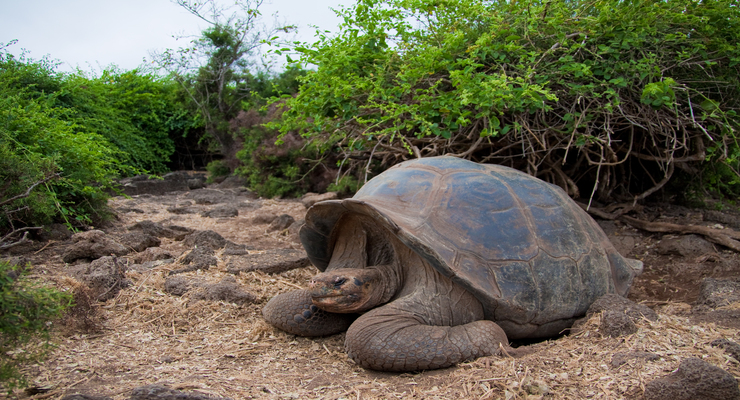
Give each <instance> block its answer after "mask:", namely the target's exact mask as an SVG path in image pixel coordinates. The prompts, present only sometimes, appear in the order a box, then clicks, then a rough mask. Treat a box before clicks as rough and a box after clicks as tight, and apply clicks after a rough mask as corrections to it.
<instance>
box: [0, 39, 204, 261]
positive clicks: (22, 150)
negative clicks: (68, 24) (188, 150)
mask: <svg viewBox="0 0 740 400" xmlns="http://www.w3.org/2000/svg"><path fill="white" fill-rule="evenodd" d="M54 68H55V65H54V64H53V63H51V62H49V61H48V60H46V59H44V60H40V61H34V60H31V59H26V58H25V57H24V56H21V57H20V58H15V57H14V56H12V55H10V54H5V53H2V52H0V157H1V159H0V166H2V168H1V169H0V181H2V182H3V183H2V185H0V211H2V213H0V247H2V246H5V245H6V242H13V241H14V240H16V241H17V240H18V239H19V236H18V235H19V234H21V232H24V231H23V229H27V228H32V227H34V226H37V225H42V224H45V223H48V222H51V221H52V220H59V221H61V222H66V223H67V224H69V225H80V224H89V223H90V222H91V221H92V220H93V219H99V218H101V217H104V216H105V205H106V201H107V198H108V195H107V194H106V189H108V188H109V187H110V186H111V184H112V182H113V179H115V178H117V177H119V176H121V175H130V174H136V173H140V172H143V171H150V172H164V171H166V170H167V167H166V164H167V162H168V161H169V157H170V155H171V154H172V153H173V151H174V145H173V140H172V137H175V136H181V135H183V134H184V133H186V132H187V131H188V129H190V128H191V127H194V126H197V121H196V120H195V119H193V118H191V117H189V116H188V115H187V111H186V110H185V108H184V106H182V103H178V102H177V101H176V96H177V95H178V93H177V90H179V89H178V86H176V84H175V83H174V82H172V81H169V80H167V79H160V78H157V77H154V76H151V75H142V74H139V73H138V72H137V71H130V72H120V71H117V70H115V69H111V70H107V71H103V73H102V75H101V77H99V78H88V77H86V76H85V75H84V74H83V73H81V72H78V73H77V74H59V73H56V72H55V71H54ZM42 181H43V183H42ZM31 187H33V191H31V192H29V193H28V194H27V195H25V196H22V195H23V194H24V193H25V192H26V191H27V189H29V188H31ZM16 196H21V197H16ZM11 199H12V201H10V200H11ZM8 235H10V236H8Z"/></svg>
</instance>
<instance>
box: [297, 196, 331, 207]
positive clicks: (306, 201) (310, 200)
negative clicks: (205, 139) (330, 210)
mask: <svg viewBox="0 0 740 400" xmlns="http://www.w3.org/2000/svg"><path fill="white" fill-rule="evenodd" d="M337 198H338V195H337V192H326V193H322V194H318V193H306V194H304V195H303V197H301V204H303V206H305V207H306V208H310V207H311V206H312V205H314V204H316V203H318V202H320V201H324V200H336V199H337Z"/></svg>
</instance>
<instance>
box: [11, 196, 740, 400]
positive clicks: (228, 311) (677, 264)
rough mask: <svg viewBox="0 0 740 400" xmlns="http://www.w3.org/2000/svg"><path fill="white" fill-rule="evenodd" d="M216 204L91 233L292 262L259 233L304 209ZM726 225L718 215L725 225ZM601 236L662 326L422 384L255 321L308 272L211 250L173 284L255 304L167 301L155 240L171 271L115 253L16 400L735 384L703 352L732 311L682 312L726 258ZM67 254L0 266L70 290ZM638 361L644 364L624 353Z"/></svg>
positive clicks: (33, 248)
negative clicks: (116, 285) (717, 379)
mask: <svg viewBox="0 0 740 400" xmlns="http://www.w3.org/2000/svg"><path fill="white" fill-rule="evenodd" d="M227 194H228V195H229V196H230V197H229V198H230V200H229V201H230V204H231V205H233V206H234V207H235V208H237V209H238V216H236V217H227V218H209V217H203V216H201V214H200V212H203V211H208V210H211V209H214V208H217V207H220V206H223V204H220V205H219V204H210V205H208V204H197V203H195V202H194V201H193V193H192V192H178V193H171V194H168V195H164V196H151V195H141V196H134V197H132V198H123V197H116V198H113V199H112V200H111V201H110V205H111V207H112V208H113V209H114V210H116V212H117V219H116V220H115V221H113V222H112V223H109V224H107V225H106V226H103V227H99V228H100V229H103V230H104V231H105V232H107V233H113V232H124V231H126V229H127V227H129V226H131V225H133V224H134V223H136V222H140V221H146V220H149V221H153V222H156V223H160V224H162V225H178V226H182V227H187V228H192V229H195V230H213V231H215V232H217V233H219V234H220V235H222V236H223V237H224V238H225V239H227V240H230V241H232V242H234V243H236V244H244V245H246V246H247V247H246V248H247V251H246V252H247V253H249V254H260V253H265V251H267V250H271V249H298V250H301V246H300V244H299V243H298V240H297V237H296V235H295V234H294V233H293V232H292V231H291V230H290V229H284V230H271V228H270V224H269V223H268V222H265V221H267V220H269V219H270V218H268V217H269V216H278V215H282V214H288V215H290V216H291V217H293V218H294V219H295V220H301V219H302V218H303V217H304V215H305V212H306V208H305V207H304V205H303V204H302V203H301V202H300V201H298V200H264V199H255V198H253V197H252V196H249V195H248V193H247V192H244V191H238V190H237V191H233V190H232V191H229V192H228V193H227ZM168 209H169V210H170V211H168ZM183 209H189V210H190V211H189V212H184V211H182V210H183ZM177 210H180V211H179V212H178V213H174V212H172V211H177ZM735 215H736V214H732V213H727V214H726V215H725V217H726V218H727V221H730V222H732V220H733V218H735ZM266 216H267V217H266ZM639 216H640V217H641V218H647V219H651V220H654V221H667V222H673V223H680V224H697V225H705V226H715V227H717V228H720V226H718V225H722V226H721V227H723V228H725V229H729V227H728V225H727V223H725V224H721V223H719V222H716V220H717V218H714V217H716V215H715V214H712V215H709V214H708V213H707V212H705V211H704V210H698V209H685V208H681V207H673V206H651V207H646V208H645V209H644V210H643V211H642V213H641V214H640V215H639ZM708 216H710V217H713V219H714V220H712V218H708ZM600 224H601V225H602V226H603V227H604V229H605V231H606V232H607V233H608V235H609V237H610V238H611V239H612V242H613V243H615V245H616V247H617V248H618V250H620V251H621V252H622V253H623V254H624V255H627V256H629V257H633V258H637V259H640V260H642V261H643V262H644V264H645V272H644V273H643V274H642V275H641V276H640V277H638V278H637V279H636V281H635V284H634V286H633V289H632V291H631V294H630V299H632V300H634V301H636V302H639V303H642V304H645V305H647V306H649V307H650V308H652V309H654V310H655V311H657V312H658V314H659V319H658V320H657V321H654V322H653V321H649V320H647V319H644V320H642V321H638V323H637V326H638V328H639V330H638V331H637V332H636V333H634V334H631V335H627V336H623V337H619V338H611V337H604V336H602V335H601V334H600V332H599V315H596V316H594V317H592V318H591V320H589V321H588V322H587V323H586V325H585V328H584V330H583V331H582V332H581V333H579V334H577V335H565V336H563V337H560V338H557V339H553V340H547V341H542V342H539V343H534V344H531V345H529V346H530V347H531V348H532V349H533V350H534V351H533V352H532V354H529V355H527V356H524V357H521V358H510V357H486V358H482V359H478V360H475V361H472V362H468V363H464V364H461V365H458V366H456V367H452V368H447V369H442V370H437V371H426V372H420V373H402V374H399V373H378V372H373V371H368V370H364V369H362V368H360V367H358V366H357V365H355V364H354V363H353V362H352V361H351V360H350V359H349V358H348V357H347V356H346V354H345V353H344V351H343V341H344V335H343V334H339V335H334V336H330V337H324V338H302V337H296V336H294V335H290V334H287V333H284V332H282V331H279V330H277V329H275V328H273V327H271V326H270V325H268V324H267V323H266V322H265V321H264V320H263V319H262V315H261V309H262V307H263V306H264V304H265V303H266V302H267V301H268V300H269V299H270V298H271V297H273V296H274V295H276V294H278V293H281V292H285V291H289V290H294V289H295V288H300V287H304V285H305V284H306V282H307V281H308V279H309V278H310V277H311V276H312V275H313V274H315V273H316V272H317V270H316V269H315V268H314V267H313V266H309V267H304V268H299V269H294V270H291V271H287V272H282V273H278V274H267V273H264V272H260V271H253V272H242V273H239V274H236V275H234V274H231V273H229V272H228V271H227V270H228V268H229V265H231V264H232V263H233V258H234V257H236V256H233V255H229V254H227V252H226V251H225V250H223V249H222V250H220V251H217V252H216V253H215V257H216V259H217V265H215V266H212V267H210V268H209V269H207V270H204V269H198V270H195V271H190V272H185V273H182V274H178V276H183V277H186V278H187V279H191V280H194V281H195V280H198V281H202V282H211V283H216V282H221V281H222V279H224V278H225V277H229V276H233V277H234V278H235V281H236V283H237V284H238V285H239V287H241V288H242V289H243V290H244V291H246V292H248V293H250V294H252V295H253V296H254V298H255V299H256V300H254V301H251V302H240V303H234V302H228V301H214V300H199V299H196V298H195V297H192V296H188V295H187V294H185V295H182V296H177V295H173V294H170V293H168V292H167V291H166V290H165V281H166V279H167V278H168V277H169V276H170V275H169V273H170V272H171V271H173V270H176V269H178V268H182V263H183V261H182V260H183V258H182V255H183V254H185V252H186V251H187V250H190V249H188V248H187V246H186V245H184V244H183V241H179V240H175V239H167V238H163V239H162V243H161V245H160V246H159V247H160V248H162V249H164V250H166V251H168V252H169V253H171V254H173V256H174V257H175V262H173V263H159V264H156V263H155V264H156V265H151V264H150V265H148V266H146V267H141V266H136V265H135V264H136V260H137V257H139V258H141V256H140V255H137V253H131V254H129V255H126V256H124V257H122V260H124V262H125V264H127V265H128V268H127V271H126V278H127V279H129V280H130V281H131V285H130V286H128V287H127V288H125V289H123V290H121V291H120V292H119V293H118V294H117V295H116V296H115V297H113V298H111V299H109V300H107V301H105V302H100V303H99V305H98V307H99V308H98V313H99V315H98V317H96V318H98V320H96V321H99V323H100V324H101V325H100V326H99V327H98V329H97V330H93V331H89V332H87V333H86V332H83V331H81V330H80V329H73V328H70V327H69V326H66V325H65V324H64V323H60V324H59V327H58V329H55V331H54V334H53V341H54V343H55V345H56V347H55V348H53V349H52V351H51V353H50V354H49V356H48V358H47V359H46V360H45V361H44V362H43V363H40V364H36V365H31V366H29V367H27V368H26V370H25V372H26V374H27V375H28V377H29V378H30V382H31V383H32V385H31V386H32V387H33V388H34V390H35V392H34V391H29V392H24V391H23V390H17V391H16V392H15V394H14V396H15V397H18V398H37V399H40V398H46V399H61V398H62V397H64V396H65V395H69V394H74V393H81V394H87V395H98V396H109V397H111V398H113V399H128V398H129V396H130V393H131V391H132V390H133V389H134V388H137V387H140V386H144V385H148V384H160V385H164V386H167V387H169V388H173V389H177V390H182V391H185V392H197V393H201V394H206V395H212V396H219V397H229V398H232V399H250V398H265V399H292V398H301V399H393V398H404V399H406V398H414V399H451V398H480V399H507V400H508V399H539V398H547V399H576V398H605V399H618V398H627V399H640V398H642V397H643V391H644V388H645V385H646V383H648V382H650V381H652V380H653V379H656V378H659V377H662V376H665V375H667V374H670V373H671V372H673V371H675V370H676V369H677V367H678V364H679V362H680V361H681V360H683V359H685V358H688V357H698V358H701V359H703V360H705V361H707V362H709V363H710V364H712V365H715V366H718V367H720V368H722V369H724V370H725V371H728V372H729V373H730V374H732V375H734V376H735V378H740V364H739V363H738V361H737V360H736V359H734V358H732V357H730V356H728V354H726V353H725V352H724V351H723V350H722V349H720V348H717V347H713V346H711V345H710V343H711V342H712V341H714V340H716V339H729V340H732V341H734V342H740V330H739V329H740V321H739V319H738V318H737V316H738V315H740V304H738V303H733V304H730V305H726V306H724V308H721V309H718V310H714V311H712V312H705V311H706V310H704V311H702V310H700V309H698V308H697V307H694V306H692V304H693V303H694V302H695V300H696V299H697V296H698V295H699V289H700V284H701V281H702V279H703V278H707V277H713V278H723V279H724V278H733V277H740V257H738V254H737V253H735V252H733V251H731V250H727V249H724V248H721V247H720V246H718V245H714V244H711V243H710V242H707V241H705V240H704V239H702V238H700V237H697V236H688V237H687V236H681V235H673V234H657V233H647V232H644V231H639V230H636V229H634V228H632V227H630V226H628V225H625V224H623V223H621V222H605V221H601V222H600ZM71 244H72V242H71V240H52V241H47V242H42V241H39V242H35V243H33V244H31V245H30V246H25V247H23V248H22V249H16V250H15V251H14V252H13V254H9V255H21V256H23V257H25V258H26V259H28V260H29V261H30V262H31V264H32V265H33V276H34V277H37V278H39V279H43V280H46V281H48V282H52V283H53V284H55V285H57V286H58V287H61V288H65V289H70V290H71V289H72V288H73V287H75V286H76V285H79V283H78V282H76V281H75V280H74V279H72V278H70V277H69V276H68V275H69V273H68V271H69V270H70V269H71V268H73V267H74V265H70V264H67V263H65V262H63V261H62V255H63V254H64V251H65V249H67V248H68V247H69V246H70V245H71ZM266 254H270V253H269V252H267V253H266ZM81 263H82V262H81V261H80V262H75V263H73V264H76V265H79V264H81ZM227 279H228V278H227ZM646 353H649V354H653V355H655V356H653V357H641V356H630V355H631V354H638V355H639V354H646ZM28 393H35V394H33V395H29V394H28Z"/></svg>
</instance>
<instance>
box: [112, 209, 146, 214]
mask: <svg viewBox="0 0 740 400" xmlns="http://www.w3.org/2000/svg"><path fill="white" fill-rule="evenodd" d="M116 211H117V212H119V213H122V214H126V213H136V214H144V213H146V211H144V210H142V209H141V208H135V207H118V208H116Z"/></svg>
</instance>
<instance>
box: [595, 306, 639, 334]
mask: <svg viewBox="0 0 740 400" xmlns="http://www.w3.org/2000/svg"><path fill="white" fill-rule="evenodd" d="M599 332H601V334H602V335H604V336H610V337H620V336H626V335H631V334H633V333H635V332H637V325H635V323H634V321H632V318H630V316H629V315H627V314H625V313H624V312H621V311H615V310H605V311H603V312H602V313H601V324H600V325H599Z"/></svg>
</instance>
